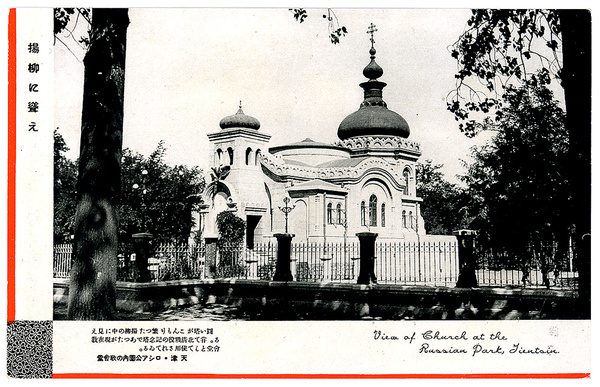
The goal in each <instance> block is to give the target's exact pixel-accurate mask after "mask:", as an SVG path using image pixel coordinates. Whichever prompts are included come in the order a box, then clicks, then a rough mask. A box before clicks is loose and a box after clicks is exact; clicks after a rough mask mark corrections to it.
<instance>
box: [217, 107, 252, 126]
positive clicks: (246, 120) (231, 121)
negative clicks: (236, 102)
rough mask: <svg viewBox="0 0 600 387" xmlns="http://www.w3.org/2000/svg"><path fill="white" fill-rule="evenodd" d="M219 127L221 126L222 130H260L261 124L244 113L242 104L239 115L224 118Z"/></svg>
mask: <svg viewBox="0 0 600 387" xmlns="http://www.w3.org/2000/svg"><path fill="white" fill-rule="evenodd" d="M219 126H221V129H228V128H248V129H258V128H260V122H259V121H258V120H257V119H256V118H254V117H251V116H248V115H246V114H244V111H243V110H242V103H241V102H240V108H239V109H238V111H237V113H235V114H233V115H231V116H227V117H225V118H223V119H222V120H221V122H220V123H219Z"/></svg>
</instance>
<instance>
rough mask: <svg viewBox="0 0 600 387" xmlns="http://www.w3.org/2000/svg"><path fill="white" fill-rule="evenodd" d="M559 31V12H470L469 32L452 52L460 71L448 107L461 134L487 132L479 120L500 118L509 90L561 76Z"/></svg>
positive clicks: (523, 10)
mask: <svg viewBox="0 0 600 387" xmlns="http://www.w3.org/2000/svg"><path fill="white" fill-rule="evenodd" d="M560 29H561V25H560V18H559V12H558V11H557V10H543V9H538V10H526V9H475V10H473V11H472V15H471V18H470V19H469V20H468V21H467V29H466V30H465V32H464V33H463V34H462V35H461V36H460V37H459V39H458V40H457V41H456V42H455V43H454V44H453V45H452V46H451V47H450V52H451V55H452V57H453V58H455V59H456V60H457V63H458V71H457V73H456V75H455V78H456V87H455V88H454V90H453V91H452V92H451V93H450V94H449V95H448V101H447V106H448V109H449V110H450V111H451V112H452V113H453V114H454V116H455V118H456V119H457V120H458V121H461V124H460V129H461V131H463V133H465V134H466V135H467V136H469V137H471V136H474V135H475V134H477V133H478V132H479V131H480V130H482V129H484V128H486V125H483V124H482V123H481V122H480V121H481V120H479V119H478V118H481V117H482V114H483V115H485V114H489V113H496V114H497V115H499V114H501V113H502V109H501V108H502V106H503V103H504V102H505V101H503V98H502V96H503V94H504V93H505V90H506V88H507V87H508V86H509V85H511V84H514V85H521V84H529V85H531V86H533V87H536V86H537V85H538V84H544V85H546V84H548V83H549V81H550V80H551V79H554V78H560V77H561V71H562V61H561V59H562V58H560V55H559V53H560V50H561V46H562V40H561V35H560ZM479 113H482V114H479ZM473 116H475V118H473ZM497 119H500V117H497Z"/></svg>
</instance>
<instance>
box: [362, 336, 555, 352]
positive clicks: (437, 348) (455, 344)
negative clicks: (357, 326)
mask: <svg viewBox="0 0 600 387" xmlns="http://www.w3.org/2000/svg"><path fill="white" fill-rule="evenodd" d="M373 340H374V341H380V342H394V341H395V342H398V343H401V344H405V345H408V346H410V347H413V348H415V350H416V351H417V353H419V354H460V355H470V356H473V357H475V356H488V355H489V356H503V355H508V356H510V355H545V356H553V355H558V354H559V353H560V352H559V351H558V349H557V348H555V347H554V346H553V345H535V344H533V345H531V344H522V343H521V342H519V341H516V340H512V339H510V338H509V337H508V336H506V335H505V334H504V333H502V332H501V331H496V332H476V333H469V332H467V331H461V332H459V333H448V332H442V331H438V330H435V331H434V330H426V331H422V332H412V333H410V334H404V335H396V334H387V333H385V332H383V331H381V330H375V331H373Z"/></svg>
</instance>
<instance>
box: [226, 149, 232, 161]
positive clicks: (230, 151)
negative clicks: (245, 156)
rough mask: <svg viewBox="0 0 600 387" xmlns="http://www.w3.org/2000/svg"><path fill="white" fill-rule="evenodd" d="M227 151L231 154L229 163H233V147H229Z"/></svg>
mask: <svg viewBox="0 0 600 387" xmlns="http://www.w3.org/2000/svg"><path fill="white" fill-rule="evenodd" d="M227 153H228V154H229V165H233V149H232V148H227Z"/></svg>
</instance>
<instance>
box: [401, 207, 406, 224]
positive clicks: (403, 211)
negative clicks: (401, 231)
mask: <svg viewBox="0 0 600 387" xmlns="http://www.w3.org/2000/svg"><path fill="white" fill-rule="evenodd" d="M402 227H404V228H406V210H402Z"/></svg>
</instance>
